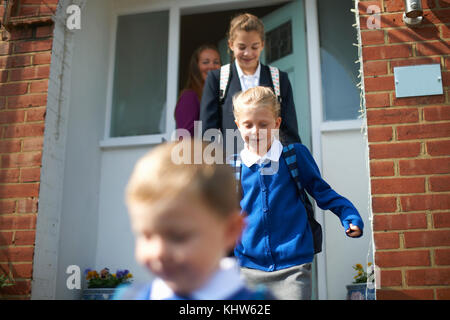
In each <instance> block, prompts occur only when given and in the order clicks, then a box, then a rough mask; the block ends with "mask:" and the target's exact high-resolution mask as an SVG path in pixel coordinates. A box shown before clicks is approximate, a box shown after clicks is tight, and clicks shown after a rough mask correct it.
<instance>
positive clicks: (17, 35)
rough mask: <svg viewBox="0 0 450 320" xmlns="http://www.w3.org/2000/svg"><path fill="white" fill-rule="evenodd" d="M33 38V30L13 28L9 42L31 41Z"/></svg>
mask: <svg viewBox="0 0 450 320" xmlns="http://www.w3.org/2000/svg"><path fill="white" fill-rule="evenodd" d="M32 36H33V29H31V28H28V27H25V28H11V31H10V33H9V40H10V41H14V40H25V39H30V38H31V37H32Z"/></svg>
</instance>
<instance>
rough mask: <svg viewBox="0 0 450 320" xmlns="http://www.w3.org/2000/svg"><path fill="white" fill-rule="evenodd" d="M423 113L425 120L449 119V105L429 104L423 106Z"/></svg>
mask: <svg viewBox="0 0 450 320" xmlns="http://www.w3.org/2000/svg"><path fill="white" fill-rule="evenodd" d="M423 115H424V118H425V120H427V121H443V120H450V106H429V107H426V108H424V110H423ZM449 125H450V124H449Z"/></svg>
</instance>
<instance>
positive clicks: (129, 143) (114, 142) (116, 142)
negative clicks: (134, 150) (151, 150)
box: [100, 134, 167, 149]
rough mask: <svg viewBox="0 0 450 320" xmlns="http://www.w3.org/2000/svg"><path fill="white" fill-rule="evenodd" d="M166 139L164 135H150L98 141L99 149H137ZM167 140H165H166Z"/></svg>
mask: <svg viewBox="0 0 450 320" xmlns="http://www.w3.org/2000/svg"><path fill="white" fill-rule="evenodd" d="M164 139H166V135H165V134H150V135H144V136H134V137H116V138H109V139H105V140H102V141H100V148H102V149H108V148H121V147H139V146H151V145H154V144H159V143H161V142H163V141H164ZM166 140H167V139H166Z"/></svg>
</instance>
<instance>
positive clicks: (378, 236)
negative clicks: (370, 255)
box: [373, 232, 400, 250]
mask: <svg viewBox="0 0 450 320" xmlns="http://www.w3.org/2000/svg"><path fill="white" fill-rule="evenodd" d="M373 238H374V241H375V249H376V250H382V249H398V248H400V237H399V235H398V233H395V232H390V233H374V234H373Z"/></svg>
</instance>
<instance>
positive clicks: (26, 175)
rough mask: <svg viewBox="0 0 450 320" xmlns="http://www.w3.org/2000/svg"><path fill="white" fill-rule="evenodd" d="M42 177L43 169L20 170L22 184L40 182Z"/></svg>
mask: <svg viewBox="0 0 450 320" xmlns="http://www.w3.org/2000/svg"><path fill="white" fill-rule="evenodd" d="M40 177H41V168H23V169H20V182H39V181H40Z"/></svg>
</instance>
